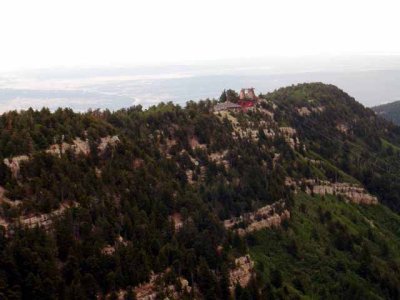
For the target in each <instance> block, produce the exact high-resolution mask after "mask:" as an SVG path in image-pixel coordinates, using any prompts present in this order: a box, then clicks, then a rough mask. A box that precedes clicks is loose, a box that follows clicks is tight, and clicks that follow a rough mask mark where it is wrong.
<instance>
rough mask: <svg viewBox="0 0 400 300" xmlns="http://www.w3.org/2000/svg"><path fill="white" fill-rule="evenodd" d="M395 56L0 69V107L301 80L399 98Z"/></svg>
mask: <svg viewBox="0 0 400 300" xmlns="http://www.w3.org/2000/svg"><path fill="white" fill-rule="evenodd" d="M399 81H400V57H399V56H397V55H392V56H383V55H374V56H371V55H370V56H368V55H365V56H321V57H318V56H317V57H309V56H306V57H301V56H300V57H270V58H258V59H255V58H253V59H243V60H222V61H218V62H216V61H205V62H202V63H190V62H189V63H186V64H176V65H159V66H151V65H145V66H131V67H129V66H128V67H127V66H121V67H96V68H95V67H92V68H59V69H37V70H31V71H26V72H14V73H12V72H11V73H3V74H1V73H0V112H5V111H8V110H14V109H18V110H19V109H28V108H29V107H32V108H35V109H40V108H42V107H49V108H50V109H51V110H55V109H57V108H58V107H70V108H72V109H74V110H77V111H85V110H87V109H89V108H91V109H97V108H100V109H110V110H115V109H120V108H124V107H129V106H132V105H139V104H140V105H142V106H144V107H148V106H150V105H154V104H157V103H159V102H161V101H164V102H167V101H173V102H174V103H177V104H184V103H185V102H186V101H188V100H200V99H206V98H211V99H212V98H218V97H219V95H220V94H221V92H222V91H223V90H224V89H228V88H232V89H235V90H239V89H240V88H242V87H248V86H252V87H255V88H256V92H257V93H260V92H263V93H264V92H269V91H273V90H275V89H276V88H279V87H282V86H287V85H291V84H297V83H303V82H324V83H331V84H334V85H336V86H338V87H340V88H342V89H344V90H345V91H347V92H348V93H349V94H351V95H352V96H353V97H355V98H356V99H357V100H358V101H359V102H361V103H362V104H364V105H365V106H375V105H378V104H383V103H387V102H391V101H394V100H397V99H400V86H399V85H398V82H399Z"/></svg>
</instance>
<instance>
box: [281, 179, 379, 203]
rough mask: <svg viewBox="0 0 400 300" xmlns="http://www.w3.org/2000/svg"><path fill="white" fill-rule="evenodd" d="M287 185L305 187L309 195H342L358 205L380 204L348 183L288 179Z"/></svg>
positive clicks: (376, 199) (357, 187) (296, 187)
mask: <svg viewBox="0 0 400 300" xmlns="http://www.w3.org/2000/svg"><path fill="white" fill-rule="evenodd" d="M285 184H286V185H287V186H291V187H294V188H295V189H296V190H298V189H299V188H300V187H301V186H305V192H306V193H307V194H313V193H314V194H318V195H342V196H344V197H345V198H346V199H347V200H348V201H350V202H353V203H356V204H367V205H373V204H378V198H377V197H375V196H373V195H371V194H369V193H368V192H367V191H366V190H365V189H364V188H363V187H360V186H357V185H354V184H350V183H346V182H330V181H326V180H317V179H303V180H295V179H293V178H289V177H288V178H286V180H285Z"/></svg>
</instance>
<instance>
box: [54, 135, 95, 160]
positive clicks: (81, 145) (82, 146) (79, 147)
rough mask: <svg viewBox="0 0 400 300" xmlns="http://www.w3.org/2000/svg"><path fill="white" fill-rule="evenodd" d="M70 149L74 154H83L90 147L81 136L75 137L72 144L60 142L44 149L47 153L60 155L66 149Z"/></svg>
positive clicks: (88, 151)
mask: <svg viewBox="0 0 400 300" xmlns="http://www.w3.org/2000/svg"><path fill="white" fill-rule="evenodd" d="M69 150H71V151H72V152H73V153H75V154H76V155H78V154H83V155H88V154H89V153H90V147H89V142H88V140H85V141H84V140H82V139H81V138H79V137H78V138H75V139H74V140H73V143H72V144H68V143H65V142H63V143H61V144H53V145H51V146H50V147H49V149H47V150H46V152H47V153H49V154H53V155H57V156H61V154H64V153H65V152H66V151H69Z"/></svg>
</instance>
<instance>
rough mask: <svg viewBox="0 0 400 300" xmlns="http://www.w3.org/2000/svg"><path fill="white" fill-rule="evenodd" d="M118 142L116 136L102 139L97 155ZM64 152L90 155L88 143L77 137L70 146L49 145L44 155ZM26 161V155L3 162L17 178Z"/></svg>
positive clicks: (65, 144)
mask: <svg viewBox="0 0 400 300" xmlns="http://www.w3.org/2000/svg"><path fill="white" fill-rule="evenodd" d="M119 142H120V140H119V138H118V136H116V135H114V136H106V137H102V138H101V139H100V143H99V145H98V147H97V149H98V150H99V153H100V154H102V153H104V151H105V150H106V149H107V146H115V145H116V144H117V143H119ZM66 151H72V152H73V153H75V154H76V155H78V154H83V155H89V153H90V145H89V141H88V140H85V141H84V140H81V139H80V138H79V137H77V138H75V139H74V140H73V143H72V144H68V143H65V142H63V143H61V144H53V145H51V146H50V147H49V148H48V149H47V150H46V153H49V154H53V155H57V156H60V155H61V154H64V153H65V152H66ZM28 160H29V156H28V155H19V156H14V157H10V158H5V159H4V161H3V162H4V164H5V165H6V166H7V167H9V168H10V170H11V173H12V175H13V177H14V178H17V177H18V175H19V170H20V168H21V162H23V161H28Z"/></svg>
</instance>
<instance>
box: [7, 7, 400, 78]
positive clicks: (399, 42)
mask: <svg viewBox="0 0 400 300" xmlns="http://www.w3.org/2000/svg"><path fill="white" fill-rule="evenodd" d="M398 2H399V1H385V0H379V1H366V0H363V1H341V0H335V1H321V0H315V1H314V0H309V1H307V0H302V1H298V0H294V1H285V0H284V1H282V0H279V1H276V0H274V1H265V0H264V1H251V0H246V1H232V0H230V1H223V0H218V1H217V0H202V1H188V0H185V1H184V0H182V1H179V0H167V1H166V0H161V1H154V0H146V1H134V0H128V1H119V0H109V1H101V0H94V1H91V0H79V1H75V0H65V1H64V0H58V1H57V0H35V1H32V0H27V1H18V0H1V2H0V41H1V42H0V69H1V70H2V71H9V70H19V69H26V68H43V67H59V66H63V67H76V66H80V67H82V66H113V65H117V64H119V65H125V64H133V65H134V64H148V63H152V64H157V63H176V62H180V63H182V62H192V61H199V60H218V59H221V58H224V59H227V58H228V59H229V58H251V57H266V56H273V55H281V56H297V55H315V54H366V53H368V54H371V53H372V54H375V53H379V54H394V53H397V54H398V53H400V39H399V38H398V33H399V32H398V31H399V29H400V18H399V16H398V14H399V11H400V5H399V4H398Z"/></svg>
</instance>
